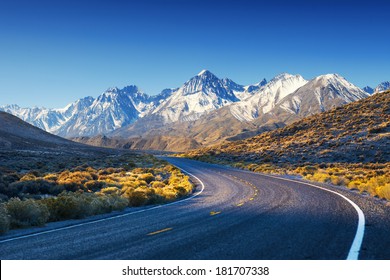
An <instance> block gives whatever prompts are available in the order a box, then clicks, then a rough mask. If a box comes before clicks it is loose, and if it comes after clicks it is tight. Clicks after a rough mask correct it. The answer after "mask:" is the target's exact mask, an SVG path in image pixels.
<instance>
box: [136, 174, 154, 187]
mask: <svg viewBox="0 0 390 280" xmlns="http://www.w3.org/2000/svg"><path fill="white" fill-rule="evenodd" d="M138 179H139V180H142V181H145V182H146V183H148V184H149V183H150V182H152V181H154V176H153V174H152V173H144V174H139V175H138Z"/></svg>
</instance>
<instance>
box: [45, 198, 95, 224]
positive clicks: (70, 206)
mask: <svg viewBox="0 0 390 280" xmlns="http://www.w3.org/2000/svg"><path fill="white" fill-rule="evenodd" d="M42 203H43V204H45V205H46V206H47V208H48V209H49V212H50V221H61V220H67V219H82V218H85V217H87V216H90V215H91V214H92V212H93V211H92V207H91V205H90V204H89V203H88V202H87V201H86V197H84V196H83V194H81V193H72V192H63V193H61V194H60V195H58V197H53V198H47V199H43V200H42Z"/></svg>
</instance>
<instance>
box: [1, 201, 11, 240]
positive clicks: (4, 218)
mask: <svg viewBox="0 0 390 280" xmlns="http://www.w3.org/2000/svg"><path fill="white" fill-rule="evenodd" d="M9 226H10V216H9V215H8V211H7V209H6V207H5V204H4V203H2V204H0V234H3V233H6V232H7V231H8V230H9Z"/></svg>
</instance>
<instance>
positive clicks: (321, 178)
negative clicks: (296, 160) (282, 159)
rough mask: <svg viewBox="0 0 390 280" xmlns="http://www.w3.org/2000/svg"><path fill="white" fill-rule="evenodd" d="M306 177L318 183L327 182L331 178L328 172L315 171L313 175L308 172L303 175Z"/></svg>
mask: <svg viewBox="0 0 390 280" xmlns="http://www.w3.org/2000/svg"><path fill="white" fill-rule="evenodd" d="M305 178H306V179H308V180H311V181H316V182H320V183H329V182H330V180H331V177H330V175H329V174H326V173H322V172H316V173H314V174H313V175H311V174H309V175H306V176H305Z"/></svg>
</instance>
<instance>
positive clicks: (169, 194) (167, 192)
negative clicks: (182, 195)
mask: <svg viewBox="0 0 390 280" xmlns="http://www.w3.org/2000/svg"><path fill="white" fill-rule="evenodd" d="M162 196H163V197H164V199H165V200H166V201H172V200H175V199H177V192H176V190H175V189H174V188H172V187H166V188H163V189H162Z"/></svg>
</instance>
